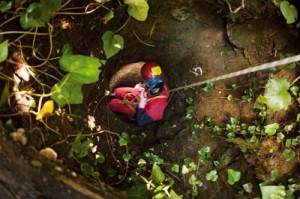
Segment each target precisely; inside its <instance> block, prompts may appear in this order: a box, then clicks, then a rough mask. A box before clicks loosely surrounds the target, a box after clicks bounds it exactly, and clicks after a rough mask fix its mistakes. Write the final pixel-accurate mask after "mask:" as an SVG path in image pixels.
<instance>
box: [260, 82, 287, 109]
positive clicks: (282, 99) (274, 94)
mask: <svg viewBox="0 0 300 199" xmlns="http://www.w3.org/2000/svg"><path fill="white" fill-rule="evenodd" d="M289 87H290V84H289V83H288V82H287V81H286V79H283V78H277V79H271V80H269V82H268V83H267V85H266V88H267V90H266V94H265V96H264V97H265V100H266V102H265V103H266V104H267V106H268V107H269V108H270V109H271V110H274V111H279V110H281V109H287V107H288V106H289V104H290V102H291V95H290V94H289V92H288V89H289Z"/></svg>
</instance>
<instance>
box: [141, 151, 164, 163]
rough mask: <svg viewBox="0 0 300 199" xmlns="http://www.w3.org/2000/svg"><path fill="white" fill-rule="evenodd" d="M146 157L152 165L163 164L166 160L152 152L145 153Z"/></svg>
mask: <svg viewBox="0 0 300 199" xmlns="http://www.w3.org/2000/svg"><path fill="white" fill-rule="evenodd" d="M144 155H145V157H146V158H147V159H148V161H149V162H150V164H163V163H164V160H163V159H162V158H160V157H159V156H158V155H155V154H153V153H151V152H146V153H144Z"/></svg>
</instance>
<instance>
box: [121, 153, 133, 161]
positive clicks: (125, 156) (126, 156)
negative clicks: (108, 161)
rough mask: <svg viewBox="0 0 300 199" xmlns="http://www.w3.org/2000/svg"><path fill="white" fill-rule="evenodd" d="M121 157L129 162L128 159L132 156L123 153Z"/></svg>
mask: <svg viewBox="0 0 300 199" xmlns="http://www.w3.org/2000/svg"><path fill="white" fill-rule="evenodd" d="M122 157H123V160H124V161H125V162H129V160H130V159H131V158H132V156H131V154H123V156H122Z"/></svg>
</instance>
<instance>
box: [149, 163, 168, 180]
mask: <svg viewBox="0 0 300 199" xmlns="http://www.w3.org/2000/svg"><path fill="white" fill-rule="evenodd" d="M151 178H152V179H153V180H155V181H156V182H157V183H162V182H163V181H164V180H165V178H166V177H165V174H164V172H162V170H161V168H160V167H159V166H158V165H157V164H154V165H153V167H152V172H151Z"/></svg>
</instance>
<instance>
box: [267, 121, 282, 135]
mask: <svg viewBox="0 0 300 199" xmlns="http://www.w3.org/2000/svg"><path fill="white" fill-rule="evenodd" d="M278 128H279V124H277V123H273V124H268V125H266V126H265V133H266V134H267V135H275V134H276V131H277V129H278Z"/></svg>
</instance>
